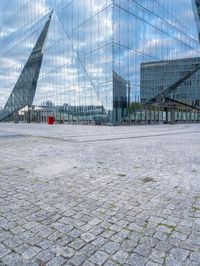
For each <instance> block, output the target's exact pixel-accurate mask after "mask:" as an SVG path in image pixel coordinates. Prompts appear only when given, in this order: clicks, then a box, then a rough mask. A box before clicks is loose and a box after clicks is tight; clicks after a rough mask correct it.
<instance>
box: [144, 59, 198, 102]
mask: <svg viewBox="0 0 200 266" xmlns="http://www.w3.org/2000/svg"><path fill="white" fill-rule="evenodd" d="M198 66H200V57H194V58H184V59H176V60H164V61H156V62H146V63H142V64H141V75H140V76H141V83H140V85H141V90H140V96H141V103H146V102H148V101H149V100H151V99H152V98H153V97H155V96H156V95H158V94H159V93H160V92H162V91H164V90H165V89H167V88H169V87H170V86H171V85H172V84H174V83H176V82H177V81H178V80H180V79H181V78H183V77H184V76H186V75H187V74H188V73H189V72H190V71H193V70H195V68H196V67H198ZM170 98H171V99H174V100H177V101H180V102H182V103H185V104H188V105H191V106H198V107H199V106H200V71H197V72H196V73H195V74H194V75H192V76H191V77H190V78H189V79H187V80H186V81H185V82H183V84H181V85H180V86H178V88H176V90H174V91H173V92H172V93H171V95H170Z"/></svg>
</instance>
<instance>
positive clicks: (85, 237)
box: [81, 233, 96, 243]
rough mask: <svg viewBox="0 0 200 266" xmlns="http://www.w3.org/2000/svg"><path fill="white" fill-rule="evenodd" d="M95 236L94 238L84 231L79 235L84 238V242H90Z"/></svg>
mask: <svg viewBox="0 0 200 266" xmlns="http://www.w3.org/2000/svg"><path fill="white" fill-rule="evenodd" d="M95 238H96V237H95V235H93V234H91V233H84V234H82V235H81V239H82V240H84V241H85V242H86V243H89V242H91V241H92V240H94V239H95Z"/></svg>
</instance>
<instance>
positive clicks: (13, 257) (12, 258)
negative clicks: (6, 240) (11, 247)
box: [0, 252, 23, 266]
mask: <svg viewBox="0 0 200 266" xmlns="http://www.w3.org/2000/svg"><path fill="white" fill-rule="evenodd" d="M1 260H2V262H3V263H5V265H10V266H14V265H20V264H23V262H22V259H21V256H20V255H19V254H18V253H16V252H11V253H9V254H8V255H6V256H5V257H3V258H2V259H1ZM0 265H1V264H0Z"/></svg>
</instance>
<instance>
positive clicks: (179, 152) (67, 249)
mask: <svg viewBox="0 0 200 266" xmlns="http://www.w3.org/2000/svg"><path fill="white" fill-rule="evenodd" d="M10 133H12V134H11V136H10V135H9V134H10ZM13 133H15V134H17V135H19V136H20V137H18V138H16V137H14V136H15V134H13ZM1 135H3V136H4V137H1ZM6 135H9V138H6ZM199 139H200V130H199V125H173V126H172V125H170V126H169V125H159V126H143V127H139V126H138V127H137V126H134V127H115V128H114V127H92V126H70V125H62V126H61V125H54V126H52V127H49V126H47V125H42V124H38V125H36V124H1V128H0V151H1V158H0V176H1V187H0V265H7V266H13V265H20V266H25V265H27V266H28V265H29V266H34V265H36V266H38V265H40V266H41V265H43V264H44V265H47V266H49V265H52V266H57V265H58V266H59V265H70V266H72V265H74V266H79V265H81V266H82V265H83V266H92V265H99V266H101V265H103V266H115V265H123V266H131V265H132V266H136V265H137V266H140V265H141V266H144V265H146V266H152V265H155V266H156V265H165V266H172V265H173V266H179V265H180V266H182V265H186V266H197V265H200V255H199V251H200V213H199V208H200V192H199V191H200V180H199V176H200V159H199V158H200V150H199ZM186 149H187V150H186Z"/></svg>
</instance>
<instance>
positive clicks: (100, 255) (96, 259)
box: [89, 251, 109, 266]
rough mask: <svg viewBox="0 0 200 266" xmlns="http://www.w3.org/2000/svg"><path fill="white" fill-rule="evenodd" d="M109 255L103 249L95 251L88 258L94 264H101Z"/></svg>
mask: <svg viewBox="0 0 200 266" xmlns="http://www.w3.org/2000/svg"><path fill="white" fill-rule="evenodd" d="M108 257H109V255H108V254H107V253H105V252H103V251H97V252H95V253H94V254H93V255H92V256H91V257H90V258H89V260H90V261H91V262H92V263H93V264H94V265H99V266H101V265H103V264H104V263H105V261H106V260H107V259H108Z"/></svg>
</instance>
